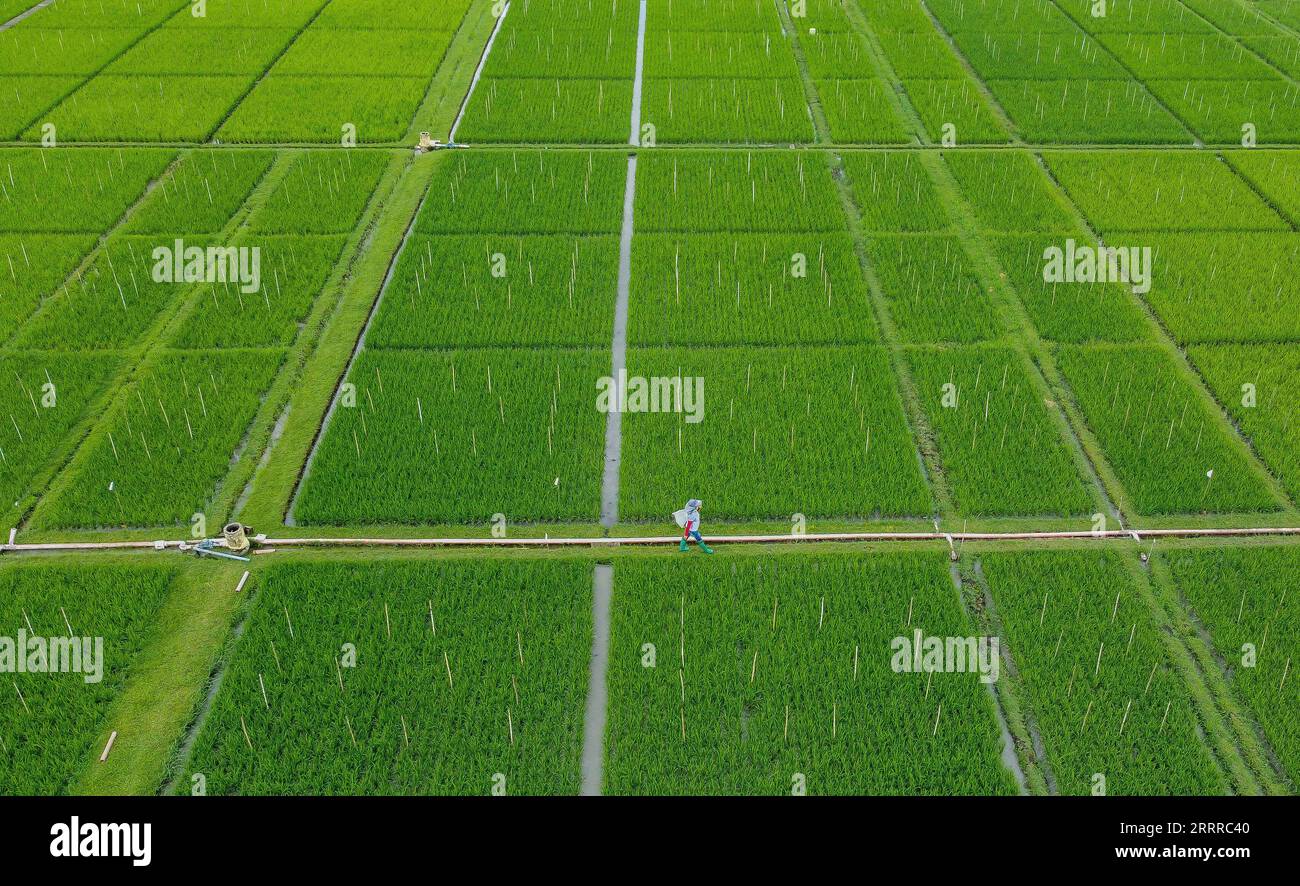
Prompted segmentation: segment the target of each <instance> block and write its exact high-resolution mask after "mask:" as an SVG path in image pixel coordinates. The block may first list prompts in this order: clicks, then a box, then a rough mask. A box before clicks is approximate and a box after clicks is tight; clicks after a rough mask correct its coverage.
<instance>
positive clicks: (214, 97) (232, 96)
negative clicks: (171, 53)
mask: <svg viewBox="0 0 1300 886" xmlns="http://www.w3.org/2000/svg"><path fill="white" fill-rule="evenodd" d="M254 79H255V78H254V75H251V74H244V75H238V76H216V75H203V76H171V75H168V76H158V75H154V74H101V75H100V76H98V77H95V78H94V79H92V80H89V81H88V82H87V83H86V85H85V86H83V87H81V88H80V89H78V90H77V91H76V92H74V93H72V94H71V95H70V96H68V97H67V98H66V99H64V100H63V101H62V102H61V103H60V104H59V105H58V106H57V107H55V108H54V109H53V110H52V111H50V112H49V113H48V114H44V115H42V116H41V119H39V120H38V121H36V123H34V124H33V125H32V126H31V127H29V128H28V130H27V131H26V132H25V133H24V134H23V137H24V138H25V139H26V140H29V141H36V140H39V139H40V138H41V137H42V135H44V132H43V129H42V128H43V127H44V126H45V125H47V124H48V125H51V126H53V127H54V128H55V130H56V131H57V133H58V137H59V138H60V139H63V140H65V141H92V142H93V141H143V142H172V141H182V142H205V141H207V140H208V139H209V138H210V137H211V135H212V131H213V130H214V129H216V128H217V126H218V125H219V124H220V123H221V121H222V120H223V119H224V118H225V116H226V113H227V112H228V111H229V110H230V109H231V108H232V107H234V105H235V104H236V103H237V102H238V101H239V99H240V97H241V96H243V94H244V93H245V92H246V91H247V90H248V87H249V86H251V85H252V84H253V81H254Z"/></svg>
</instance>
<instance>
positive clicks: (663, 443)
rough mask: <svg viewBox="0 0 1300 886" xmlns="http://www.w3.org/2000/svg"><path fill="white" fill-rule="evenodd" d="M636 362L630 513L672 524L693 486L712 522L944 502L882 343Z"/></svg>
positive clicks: (920, 510)
mask: <svg viewBox="0 0 1300 886" xmlns="http://www.w3.org/2000/svg"><path fill="white" fill-rule="evenodd" d="M627 366H628V375H629V377H638V378H641V379H644V380H645V387H644V389H643V390H641V394H640V399H635V397H636V396H637V391H636V390H633V389H631V388H630V387H629V391H628V402H627V407H626V412H627V413H628V414H627V415H625V416H624V417H623V457H622V458H623V461H622V482H621V487H620V490H619V495H620V498H619V515H620V517H621V518H623V519H628V520H651V521H654V522H662V521H664V520H666V519H668V515H669V514H671V513H672V512H673V511H674V510H676V509H677V508H679V507H681V502H678V501H677V498H678V497H679V496H680V494H681V490H682V489H690V490H692V492H691V494H692V495H695V496H697V497H699V498H700V499H702V500H703V501H705V502H706V503H707V504H708V511H707V512H708V514H709V519H711V520H712V519H726V520H748V519H775V520H789V519H791V515H794V514H805V515H807V516H808V517H810V518H812V517H850V518H873V517H882V516H883V517H896V516H904V515H921V514H926V513H928V512H929V511H930V510H931V505H930V501H929V495H928V494H927V491H926V487H925V483H924V481H923V479H922V476H921V468H920V461H919V458H918V456H917V452H916V448H915V445H914V444H913V441H912V437H911V434H910V433H909V431H908V427H907V422H906V419H905V418H904V415H903V410H902V402H901V400H900V398H899V395H898V391H897V387H896V382H895V379H894V377H893V374H892V371H891V368H890V363H889V357H888V355H887V354H886V352H885V351H884V350H883V349H882V348H880V347H877V346H872V345H860V346H856V347H836V348H808V347H804V348H800V349H799V350H792V349H788V348H763V349H757V350H741V349H732V348H699V349H686V348H677V349H666V350H652V349H642V348H633V349H631V350H630V351H629V353H628V358H627ZM674 379H679V380H680V382H679V383H678V384H677V388H676V389H680V391H681V397H680V399H679V398H678V397H677V396H676V394H675V393H673V390H675V389H674V388H673V385H674V382H673V380H674ZM652 382H654V383H657V384H659V385H660V387H659V388H658V389H655V388H653V387H652V385H651V383H652ZM656 390H657V391H658V393H656ZM665 478H670V479H671V481H672V482H671V483H669V482H665Z"/></svg>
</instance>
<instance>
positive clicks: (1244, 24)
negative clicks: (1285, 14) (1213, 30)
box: [1182, 0, 1278, 37]
mask: <svg viewBox="0 0 1300 886" xmlns="http://www.w3.org/2000/svg"><path fill="white" fill-rule="evenodd" d="M1182 2H1183V5H1184V6H1187V7H1189V8H1191V9H1192V10H1194V11H1195V12H1196V13H1197V14H1198V15H1200V16H1202V17H1203V18H1206V19H1208V20H1209V21H1210V22H1211V23H1213V24H1214V25H1217V26H1218V27H1219V28H1221V29H1223V30H1224V31H1225V32H1227V33H1229V34H1232V35H1233V36H1235V37H1247V36H1253V35H1275V34H1278V28H1277V26H1276V25H1274V24H1273V23H1272V22H1270V21H1269V20H1268V19H1266V18H1264V16H1263V15H1261V14H1260V13H1259V12H1258V11H1257V10H1256V7H1257V6H1259V7H1262V6H1264V5H1265V4H1266V3H1268V2H1272V0H1265V3H1250V4H1246V3H1218V2H1216V0H1182Z"/></svg>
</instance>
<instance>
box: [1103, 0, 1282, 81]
mask: <svg viewBox="0 0 1300 886" xmlns="http://www.w3.org/2000/svg"><path fill="white" fill-rule="evenodd" d="M1231 5H1235V4H1231ZM1101 42H1102V43H1104V44H1105V45H1106V47H1107V48H1108V49H1109V50H1110V51H1111V52H1113V53H1114V54H1115V55H1116V56H1117V57H1118V58H1119V59H1120V60H1121V61H1122V62H1124V64H1125V65H1127V67H1128V68H1129V70H1131V71H1132V72H1133V73H1134V74H1135V75H1136V76H1138V77H1140V78H1142V79H1143V80H1152V79H1160V80H1181V79H1193V80H1268V79H1271V78H1272V77H1273V76H1274V73H1273V71H1272V69H1271V68H1269V66H1268V65H1267V64H1265V63H1264V62H1262V61H1260V60H1259V58H1258V57H1257V56H1256V55H1255V54H1254V53H1253V52H1251V51H1250V50H1249V49H1247V48H1246V47H1245V46H1243V45H1242V44H1241V43H1239V42H1238V41H1236V40H1234V39H1232V38H1231V37H1226V36H1224V35H1223V34H1217V33H1208V34H1207V33H1199V34H1198V33H1193V34H1133V33H1128V34H1108V35H1106V36H1104V37H1103V38H1102V41H1101Z"/></svg>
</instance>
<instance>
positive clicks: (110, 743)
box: [99, 729, 117, 763]
mask: <svg viewBox="0 0 1300 886" xmlns="http://www.w3.org/2000/svg"><path fill="white" fill-rule="evenodd" d="M115 741H117V730H116V729H114V730H113V733H112V735H110V736H109V737H108V744H106V745H104V753H102V754H100V755H99V762H101V763H103V762H104V761H105V760H107V759H108V752H109V751H111V750H112V749H113V742H115Z"/></svg>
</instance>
